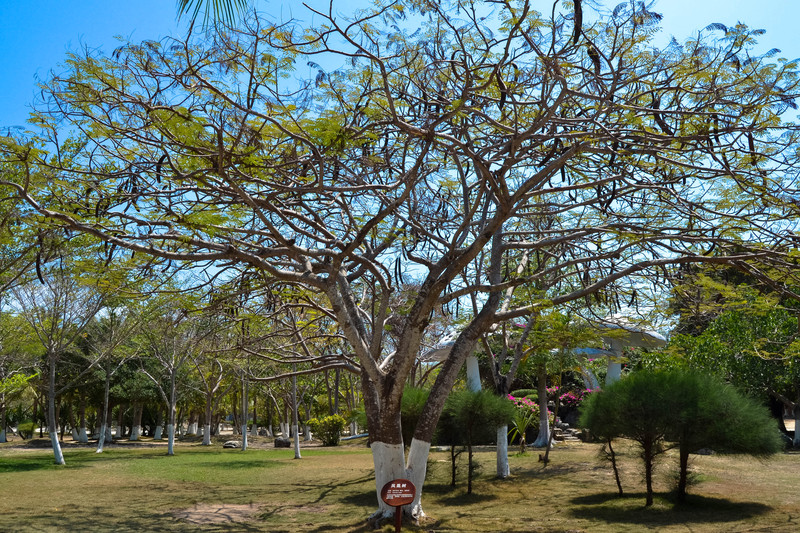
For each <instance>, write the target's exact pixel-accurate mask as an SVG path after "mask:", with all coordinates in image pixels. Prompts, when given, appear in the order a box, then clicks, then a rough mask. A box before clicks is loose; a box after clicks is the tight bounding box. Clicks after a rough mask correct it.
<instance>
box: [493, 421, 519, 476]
mask: <svg viewBox="0 0 800 533" xmlns="http://www.w3.org/2000/svg"><path fill="white" fill-rule="evenodd" d="M521 437H522V438H524V437H525V436H524V435H522V436H521ZM510 474H511V468H510V466H509V464H508V425H503V426H500V427H499V428H497V477H499V478H500V479H505V478H507V477H508V476H509V475H510Z"/></svg>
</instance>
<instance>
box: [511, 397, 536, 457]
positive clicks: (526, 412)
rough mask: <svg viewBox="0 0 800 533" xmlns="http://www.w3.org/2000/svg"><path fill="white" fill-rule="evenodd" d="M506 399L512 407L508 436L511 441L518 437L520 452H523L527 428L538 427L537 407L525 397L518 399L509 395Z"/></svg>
mask: <svg viewBox="0 0 800 533" xmlns="http://www.w3.org/2000/svg"><path fill="white" fill-rule="evenodd" d="M515 392H519V391H515ZM508 399H509V400H511V402H512V403H513V405H514V417H513V418H512V419H511V429H510V430H509V432H508V436H509V438H511V439H512V440H513V439H515V438H517V437H518V438H519V448H520V452H524V451H525V434H526V433H527V431H528V429H529V428H538V427H539V405H538V404H537V403H536V402H535V401H533V400H531V399H529V398H527V397H521V398H520V397H516V396H514V395H513V394H509V395H508Z"/></svg>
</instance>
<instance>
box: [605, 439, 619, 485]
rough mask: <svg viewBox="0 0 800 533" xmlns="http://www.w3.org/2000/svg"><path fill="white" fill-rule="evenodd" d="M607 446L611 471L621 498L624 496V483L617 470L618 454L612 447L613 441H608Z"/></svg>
mask: <svg viewBox="0 0 800 533" xmlns="http://www.w3.org/2000/svg"><path fill="white" fill-rule="evenodd" d="M606 446H607V447H608V458H609V460H610V461H611V469H612V470H613V471H614V480H615V481H616V482H617V490H618V491H619V496H620V498H621V497H622V496H623V493H622V481H621V480H620V477H619V469H618V468H617V454H616V453H615V452H614V448H613V447H612V446H611V439H608V441H606Z"/></svg>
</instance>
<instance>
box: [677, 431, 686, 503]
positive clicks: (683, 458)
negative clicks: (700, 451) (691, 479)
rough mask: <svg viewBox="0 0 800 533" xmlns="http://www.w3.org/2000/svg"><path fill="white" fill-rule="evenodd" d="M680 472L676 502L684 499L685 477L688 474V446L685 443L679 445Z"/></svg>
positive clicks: (681, 501)
mask: <svg viewBox="0 0 800 533" xmlns="http://www.w3.org/2000/svg"><path fill="white" fill-rule="evenodd" d="M679 457H680V472H679V475H678V503H684V502H685V501H686V479H687V476H688V474H689V448H688V447H687V446H685V445H681V446H680V450H679Z"/></svg>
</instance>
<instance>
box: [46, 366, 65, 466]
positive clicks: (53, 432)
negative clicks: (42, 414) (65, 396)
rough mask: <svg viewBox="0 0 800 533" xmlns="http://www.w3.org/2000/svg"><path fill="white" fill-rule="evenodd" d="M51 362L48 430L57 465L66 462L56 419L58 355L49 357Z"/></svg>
mask: <svg viewBox="0 0 800 533" xmlns="http://www.w3.org/2000/svg"><path fill="white" fill-rule="evenodd" d="M48 360H49V363H50V379H49V383H48V384H49V388H48V391H47V431H48V432H49V433H50V442H51V443H52V444H53V456H54V458H55V463H56V464H57V465H63V464H66V462H65V461H64V454H63V452H62V451H61V444H60V443H59V442H58V421H57V420H56V357H55V355H53V354H51V355H50V357H48Z"/></svg>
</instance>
